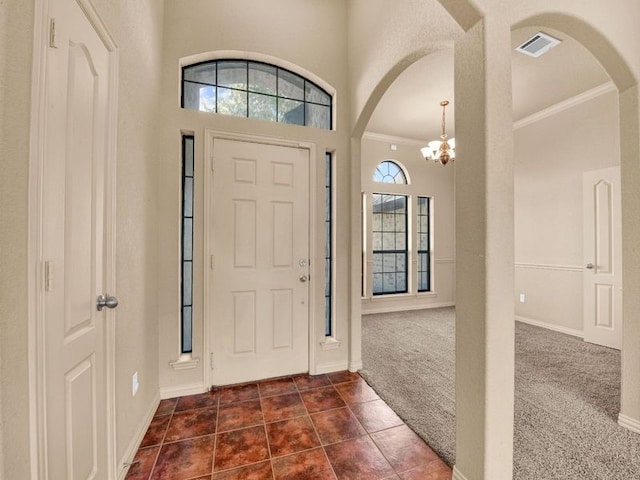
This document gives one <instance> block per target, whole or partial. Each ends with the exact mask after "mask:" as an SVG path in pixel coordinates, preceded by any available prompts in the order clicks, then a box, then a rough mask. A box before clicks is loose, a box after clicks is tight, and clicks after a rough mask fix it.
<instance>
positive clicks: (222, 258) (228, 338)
mask: <svg viewBox="0 0 640 480" xmlns="http://www.w3.org/2000/svg"><path fill="white" fill-rule="evenodd" d="M212 162H213V170H212V173H211V174H212V175H213V182H212V191H211V192H210V196H209V198H210V201H211V205H210V209H209V211H210V212H211V218H210V219H209V220H208V221H209V222H210V223H209V229H210V232H211V234H210V238H211V245H209V246H208V253H209V254H211V257H210V258H208V259H207V260H208V262H209V263H210V265H209V266H208V267H210V270H209V271H210V274H211V281H210V283H209V285H210V292H209V295H210V299H211V300H210V305H211V315H212V318H211V319H210V321H211V322H212V328H211V332H212V339H211V349H212V355H213V357H212V360H213V361H212V368H213V372H212V381H213V384H214V385H228V384H233V383H240V382H245V381H250V380H257V379H261V378H270V377H277V376H282V375H289V374H294V373H301V372H307V371H308V369H309V353H308V349H309V281H308V277H309V219H308V217H309V151H308V150H305V149H300V148H293V147H286V146H276V145H265V144H261V143H251V142H244V141H236V140H225V139H215V140H214V146H213V161H212Z"/></svg>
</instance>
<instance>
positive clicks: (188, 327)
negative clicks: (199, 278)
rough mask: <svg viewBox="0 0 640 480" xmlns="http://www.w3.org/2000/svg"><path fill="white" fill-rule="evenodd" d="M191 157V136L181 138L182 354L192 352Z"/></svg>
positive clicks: (192, 150)
mask: <svg viewBox="0 0 640 480" xmlns="http://www.w3.org/2000/svg"><path fill="white" fill-rule="evenodd" d="M193 156H194V141H193V136H192V135H184V136H183V137H182V245H181V247H182V248H181V251H182V255H181V256H182V265H181V267H182V268H181V270H182V271H181V277H182V282H181V289H180V290H181V299H182V300H181V302H182V309H181V327H182V328H181V340H180V342H181V345H180V349H181V352H182V353H191V351H192V331H193Z"/></svg>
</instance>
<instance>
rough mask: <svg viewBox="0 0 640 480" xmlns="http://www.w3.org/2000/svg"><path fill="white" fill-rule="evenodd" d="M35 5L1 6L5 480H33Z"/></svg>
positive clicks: (1, 431)
mask: <svg viewBox="0 0 640 480" xmlns="http://www.w3.org/2000/svg"><path fill="white" fill-rule="evenodd" d="M32 45H33V5H32V4H31V2H8V1H1V2H0V104H1V105H2V109H1V110H0V205H2V207H0V368H1V370H0V384H2V388H1V390H0V438H1V440H0V445H1V446H2V452H0V467H1V468H0V478H6V479H13V478H16V479H17V478H25V479H26V478H29V468H30V467H29V403H28V401H27V400H28V398H29V384H28V379H29V372H28V363H27V352H28V345H27V311H28V305H27V289H28V284H27V281H28V278H27V245H28V241H27V225H28V223H27V213H28V196H27V195H28V193H27V192H28V174H29V121H30V112H29V109H30V105H31V102H30V93H31V58H32V49H33V47H32Z"/></svg>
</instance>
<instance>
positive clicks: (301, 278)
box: [300, 275, 309, 283]
mask: <svg viewBox="0 0 640 480" xmlns="http://www.w3.org/2000/svg"><path fill="white" fill-rule="evenodd" d="M307 280H309V277H307V276H306V275H300V281H301V282H303V283H304V282H306V281H307Z"/></svg>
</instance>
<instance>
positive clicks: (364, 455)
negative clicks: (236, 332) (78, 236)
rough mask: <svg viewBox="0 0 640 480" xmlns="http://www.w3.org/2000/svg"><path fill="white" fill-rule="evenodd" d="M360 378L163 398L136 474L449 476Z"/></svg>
mask: <svg viewBox="0 0 640 480" xmlns="http://www.w3.org/2000/svg"><path fill="white" fill-rule="evenodd" d="M450 478H451V469H450V468H449V467H448V466H447V465H446V464H445V463H443V462H442V461H441V460H440V459H439V458H438V457H437V455H436V454H435V453H434V452H433V451H432V450H431V449H430V448H429V447H428V446H427V445H426V444H425V443H424V442H423V441H422V440H421V439H420V438H419V437H418V436H417V435H416V434H415V433H413V431H411V430H410V429H409V428H408V427H407V426H406V425H405V424H404V423H403V422H402V420H401V419H400V418H398V416H397V415H396V414H395V413H394V412H393V411H392V410H391V409H390V408H389V407H388V406H387V404H386V403H385V402H384V401H382V400H381V399H380V398H379V397H378V395H376V393H375V392H374V391H373V390H372V389H371V388H370V387H369V386H368V385H367V384H366V383H365V381H364V380H362V378H361V377H360V376H359V375H358V374H354V373H350V372H338V373H332V374H329V375H316V376H309V375H302V376H296V377H292V378H280V379H276V380H268V381H264V382H258V383H252V384H247V385H241V386H234V387H228V388H222V389H219V390H216V391H213V392H209V393H203V394H200V395H190V396H187V397H180V398H172V399H169V400H162V401H161V402H160V405H159V406H158V410H157V411H156V414H155V416H154V418H153V420H152V422H151V425H150V426H149V429H148V430H147V433H146V435H145V437H144V439H143V440H142V443H141V445H140V449H139V450H138V452H137V454H136V456H135V459H134V464H133V465H132V466H131V468H130V469H129V473H128V474H127V477H126V479H127V480H143V479H144V480H307V479H309V480H310V479H314V480H316V479H317V480H325V479H326V480H330V479H331V480H336V479H337V480H356V479H358V480H359V479H362V480H378V479H380V480H382V479H395V480H398V479H402V480H417V479H419V480H444V479H446V480H449V479H450Z"/></svg>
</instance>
